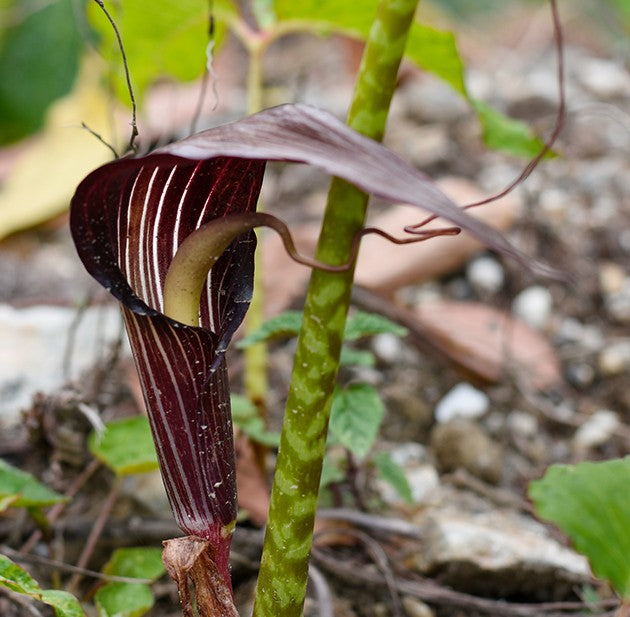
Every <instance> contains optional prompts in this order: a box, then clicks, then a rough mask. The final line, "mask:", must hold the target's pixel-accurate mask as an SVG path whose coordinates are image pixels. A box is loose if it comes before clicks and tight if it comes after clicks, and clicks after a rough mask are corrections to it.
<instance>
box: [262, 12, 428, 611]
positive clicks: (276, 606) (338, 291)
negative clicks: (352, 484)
mask: <svg viewBox="0 0 630 617" xmlns="http://www.w3.org/2000/svg"><path fill="white" fill-rule="evenodd" d="M417 3H418V0H382V1H381V2H380V4H379V8H378V12H377V15H376V18H375V20H374V22H373V25H372V28H371V30H370V34H369V37H368V41H367V44H366V47H365V50H364V54H363V59H362V62H361V67H360V70H359V75H358V79H357V84H356V86H355V92H354V98H353V102H352V106H351V109H350V112H349V116H348V124H349V125H350V127H351V128H354V129H355V130H357V131H359V132H361V133H363V134H364V135H367V136H369V137H371V138H373V139H377V140H380V139H381V138H382V136H383V133H384V130H385V124H386V119H387V114H388V109H389V104H390V101H391V97H392V95H393V92H394V90H395V86H396V79H397V74H398V68H399V65H400V61H401V59H402V55H403V52H404V49H405V44H406V40H407V35H408V32H409V28H410V26H411V23H412V20H413V17H414V15H415V11H416V7H417ZM367 201H368V197H367V195H366V194H365V193H363V192H361V191H360V190H358V189H357V188H355V187H354V186H352V185H350V184H348V183H347V182H345V181H342V180H339V179H336V178H335V179H333V182H332V185H331V188H330V192H329V197H328V203H327V206H326V212H325V216H324V221H323V225H322V230H321V234H320V238H319V243H318V248H317V259H318V260H320V261H324V262H326V263H337V264H341V263H345V262H347V261H348V259H349V256H350V254H351V250H352V239H353V238H354V236H355V234H356V233H357V232H358V231H359V230H360V229H361V228H362V227H363V224H364V221H365V214H366V207H367ZM353 275H354V268H350V269H349V270H348V271H347V272H345V273H337V274H334V273H330V272H324V271H321V270H314V271H313V273H312V275H311V280H310V284H309V289H308V294H307V298H306V304H305V307H304V320H303V325H302V330H301V332H300V336H299V338H298V344H297V351H296V356H295V362H294V368H293V375H292V380H291V387H290V391H289V396H288V400H287V406H286V413H285V419H284V423H283V427H282V435H281V439H280V449H279V452H278V461H277V466H276V473H275V477H274V484H273V489H272V495H271V507H270V512H269V522H268V526H267V533H266V535H265V543H264V548H263V556H262V562H261V568H260V573H259V577H258V585H257V589H256V599H255V604H254V616H255V617H298V616H299V615H301V614H302V609H303V604H304V598H305V594H306V582H307V576H308V562H309V557H310V550H311V545H312V536H313V525H314V521H315V512H316V507H317V495H318V492H319V481H320V476H321V469H322V464H323V459H324V453H325V448H326V437H327V428H328V420H329V417H330V409H331V405H332V396H333V391H334V387H335V382H336V378H337V371H338V366H339V354H340V351H341V341H342V338H343V331H344V327H345V322H346V316H347V311H348V308H349V304H350V293H351V287H352V280H353Z"/></svg>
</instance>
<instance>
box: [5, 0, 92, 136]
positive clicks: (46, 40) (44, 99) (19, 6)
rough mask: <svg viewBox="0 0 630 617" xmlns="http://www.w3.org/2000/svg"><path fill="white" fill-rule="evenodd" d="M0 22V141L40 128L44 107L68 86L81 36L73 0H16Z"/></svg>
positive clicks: (75, 73) (75, 64)
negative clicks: (54, 0)
mask: <svg viewBox="0 0 630 617" xmlns="http://www.w3.org/2000/svg"><path fill="white" fill-rule="evenodd" d="M1 21H2V23H3V24H4V27H2V26H0V143H7V142H10V141H15V140H17V139H20V138H21V137H24V136H25V135H28V134H29V133H33V132H34V131H36V130H38V129H39V128H41V126H42V125H43V121H44V114H45V112H46V109H47V108H48V106H49V105H50V103H52V102H53V101H54V100H56V99H58V98H59V97H61V96H63V95H64V94H66V93H67V92H69V91H70V89H71V88H72V84H73V83H74V80H75V77H76V75H77V71H78V67H79V57H80V51H81V48H82V38H81V36H80V34H79V29H78V27H77V24H76V19H75V11H74V9H73V1H72V0H56V2H39V1H38V0H15V1H13V2H11V3H9V6H8V8H6V9H4V10H3V19H2V20H1Z"/></svg>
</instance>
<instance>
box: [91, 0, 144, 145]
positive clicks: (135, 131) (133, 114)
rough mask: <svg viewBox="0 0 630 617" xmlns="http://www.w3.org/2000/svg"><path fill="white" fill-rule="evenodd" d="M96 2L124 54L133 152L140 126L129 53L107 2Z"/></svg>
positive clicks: (99, 0)
mask: <svg viewBox="0 0 630 617" xmlns="http://www.w3.org/2000/svg"><path fill="white" fill-rule="evenodd" d="M94 2H96V4H98V5H99V6H100V7H101V9H102V11H103V13H105V17H107V19H108V20H109V23H110V24H111V25H112V28H113V30H114V34H115V35H116V40H117V41H118V48H119V49H120V55H121V56H122V61H123V67H124V70H125V80H126V81H127V90H128V91H129V98H130V99H131V137H130V138H129V145H128V146H127V149H128V150H131V151H132V152H135V151H136V144H135V141H136V137H138V126H137V123H136V97H135V96H134V94H133V87H132V85H131V76H130V74H129V64H128V62H127V54H126V53H125V47H124V45H123V42H122V38H121V36H120V31H119V30H118V26H117V25H116V22H115V21H114V19H113V17H112V16H111V15H110V13H109V11H108V10H107V8H105V4H104V2H103V0H94Z"/></svg>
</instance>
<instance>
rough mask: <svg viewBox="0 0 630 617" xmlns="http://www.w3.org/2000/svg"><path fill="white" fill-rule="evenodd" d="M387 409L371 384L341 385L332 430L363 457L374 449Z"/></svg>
mask: <svg viewBox="0 0 630 617" xmlns="http://www.w3.org/2000/svg"><path fill="white" fill-rule="evenodd" d="M384 415H385V408H384V406H383V402H382V401H381V399H380V398H379V396H378V393H377V392H376V390H375V389H374V388H373V387H372V386H369V385H367V384H363V383H357V384H351V385H349V386H348V387H347V388H343V389H342V388H337V389H336V390H335V395H334V398H333V405H332V410H331V414H330V432H331V433H332V434H333V435H334V436H335V437H336V438H337V439H338V440H339V442H340V443H341V444H342V445H344V446H345V447H346V448H348V450H350V452H352V453H353V454H354V455H355V456H357V457H359V458H363V457H364V456H365V455H366V454H367V453H368V452H369V451H370V449H371V448H372V445H373V444H374V441H375V440H376V436H377V434H378V429H379V428H380V426H381V422H382V421H383V416H384Z"/></svg>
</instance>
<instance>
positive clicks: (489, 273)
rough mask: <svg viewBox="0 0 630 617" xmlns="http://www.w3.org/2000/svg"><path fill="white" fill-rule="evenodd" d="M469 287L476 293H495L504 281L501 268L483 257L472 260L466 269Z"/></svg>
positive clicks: (489, 258)
mask: <svg viewBox="0 0 630 617" xmlns="http://www.w3.org/2000/svg"><path fill="white" fill-rule="evenodd" d="M466 277H467V278H468V282H469V283H470V285H471V286H472V287H473V289H475V291H477V292H478V293H488V294H494V293H497V292H498V291H499V290H500V289H501V287H503V282H504V280H505V273H504V271H503V266H501V264H500V263H499V262H498V261H497V260H496V259H494V258H492V257H488V256H483V257H478V258H477V259H475V260H473V261H472V262H471V263H470V264H469V265H468V268H467V269H466Z"/></svg>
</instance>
